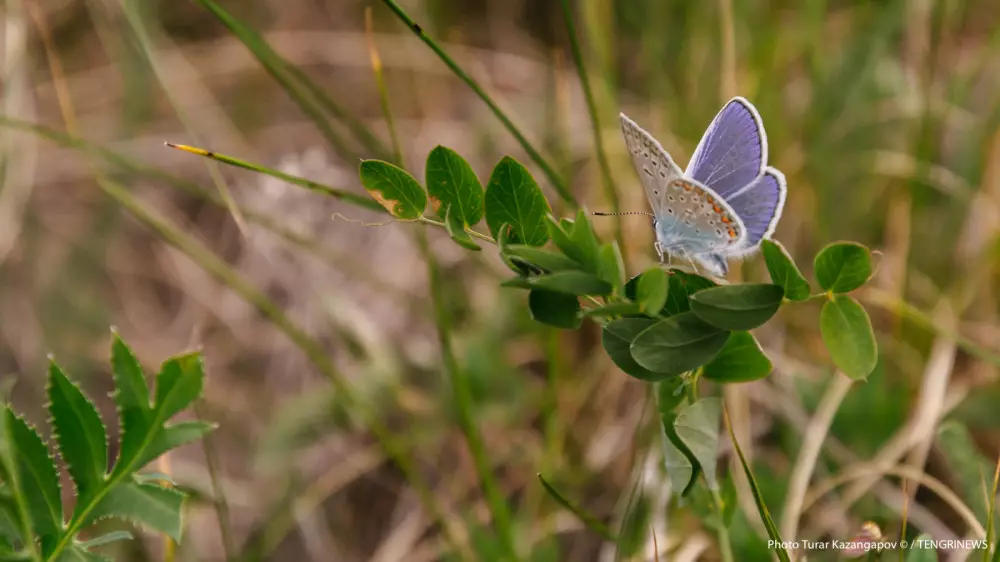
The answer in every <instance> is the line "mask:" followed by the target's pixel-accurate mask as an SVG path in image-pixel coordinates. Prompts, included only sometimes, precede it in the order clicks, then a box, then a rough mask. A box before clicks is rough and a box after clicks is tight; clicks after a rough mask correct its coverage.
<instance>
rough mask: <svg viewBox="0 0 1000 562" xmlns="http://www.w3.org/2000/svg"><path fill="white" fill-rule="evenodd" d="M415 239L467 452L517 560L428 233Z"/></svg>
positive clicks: (420, 232)
mask: <svg viewBox="0 0 1000 562" xmlns="http://www.w3.org/2000/svg"><path fill="white" fill-rule="evenodd" d="M417 242H418V243H419V245H420V252H421V253H422V254H423V256H424V260H425V261H426V262H427V273H428V276H429V277H430V289H431V298H432V300H433V301H434V321H435V324H436V326H437V333H438V342H439V344H440V346H441V356H442V359H443V361H444V369H445V373H446V374H447V375H448V378H449V380H450V382H451V387H452V392H453V393H454V394H453V396H454V400H455V408H456V410H457V414H458V423H459V426H460V427H461V429H462V433H463V434H464V435H465V440H466V443H468V445H469V452H470V453H471V454H472V461H473V464H475V467H476V473H477V474H478V476H479V481H480V485H481V486H482V487H483V494H484V495H485V496H486V502H487V504H488V505H489V508H490V513H491V514H492V517H493V524H494V525H495V527H496V530H497V533H498V535H499V538H500V542H501V543H502V544H503V548H504V550H506V551H507V554H508V555H509V556H510V557H511V559H514V560H516V559H517V549H516V546H515V543H514V529H513V524H512V522H511V516H510V508H509V506H508V505H507V501H506V500H505V499H504V496H503V493H501V491H500V487H499V486H498V485H497V482H496V478H495V477H494V475H493V467H492V465H491V463H490V459H489V455H488V454H487V452H486V444H485V443H484V442H483V437H482V435H481V434H480V433H479V428H478V426H477V425H476V420H475V415H474V414H473V409H474V407H475V405H474V404H473V402H474V398H473V396H472V387H471V386H470V384H469V379H468V377H467V376H466V373H465V371H463V370H462V369H461V368H460V367H459V364H458V361H457V360H456V358H455V353H454V350H453V349H452V347H451V322H450V318H449V313H448V310H447V309H446V308H445V303H444V290H443V287H442V281H441V275H440V272H439V271H438V267H437V262H436V260H435V259H434V254H433V253H432V252H431V249H430V244H428V242H427V233H426V232H425V231H424V230H423V229H418V230H417Z"/></svg>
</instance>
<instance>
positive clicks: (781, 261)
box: [760, 240, 810, 301]
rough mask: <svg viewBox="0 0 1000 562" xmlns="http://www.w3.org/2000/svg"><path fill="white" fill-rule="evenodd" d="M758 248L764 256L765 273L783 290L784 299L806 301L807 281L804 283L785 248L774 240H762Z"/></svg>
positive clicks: (807, 294)
mask: <svg viewBox="0 0 1000 562" xmlns="http://www.w3.org/2000/svg"><path fill="white" fill-rule="evenodd" d="M760 247H761V252H762V253H763V254H764V263H766V264H767V272H768V273H769V274H770V275H771V281H773V282H774V283H775V284H776V285H781V287H782V288H783V289H784V290H785V298H786V299H788V300H790V301H804V300H806V299H808V298H809V292H810V288H809V281H806V278H805V277H804V276H803V275H802V272H801V271H799V268H798V267H797V266H796V265H795V262H794V261H792V257H791V256H790V255H789V254H788V251H787V250H785V247H784V246H782V245H781V243H780V242H777V241H776V240H764V241H763V242H761V245H760Z"/></svg>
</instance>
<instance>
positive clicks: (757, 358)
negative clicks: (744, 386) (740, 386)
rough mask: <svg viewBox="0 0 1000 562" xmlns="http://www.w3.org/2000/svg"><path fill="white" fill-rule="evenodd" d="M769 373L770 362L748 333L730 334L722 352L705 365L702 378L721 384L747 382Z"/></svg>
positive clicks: (755, 340)
mask: <svg viewBox="0 0 1000 562" xmlns="http://www.w3.org/2000/svg"><path fill="white" fill-rule="evenodd" d="M770 372H771V360H770V359H768V358H767V355H764V351H763V350H761V348H760V344H759V343H757V339H756V338H754V337H753V334H751V333H750V332H731V333H730V334H729V339H728V340H726V345H725V346H724V347H723V348H722V351H720V352H719V354H718V355H716V356H715V358H714V359H712V360H711V361H709V362H708V364H707V365H705V368H704V369H703V370H702V376H704V377H705V378H706V379H709V380H713V381H716V382H722V383H733V382H749V381H755V380H758V379H762V378H764V377H766V376H767V375H768V374H769V373H770Z"/></svg>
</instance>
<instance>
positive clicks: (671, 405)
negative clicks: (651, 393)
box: [656, 377, 688, 415]
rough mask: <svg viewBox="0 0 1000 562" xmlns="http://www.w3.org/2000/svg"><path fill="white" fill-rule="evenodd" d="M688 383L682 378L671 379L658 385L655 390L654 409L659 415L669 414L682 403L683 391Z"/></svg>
mask: <svg viewBox="0 0 1000 562" xmlns="http://www.w3.org/2000/svg"><path fill="white" fill-rule="evenodd" d="M687 385H688V381H687V379H685V378H684V377H671V378H669V379H666V380H664V381H662V382H660V383H658V384H657V385H656V386H657V389H656V409H657V411H658V412H660V414H661V415H666V414H671V413H673V412H674V410H675V409H676V408H677V406H680V405H681V404H682V403H683V402H684V389H686V388H687Z"/></svg>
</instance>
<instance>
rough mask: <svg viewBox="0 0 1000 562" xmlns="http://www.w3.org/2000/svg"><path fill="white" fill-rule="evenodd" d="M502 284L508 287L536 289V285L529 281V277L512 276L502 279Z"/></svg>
mask: <svg viewBox="0 0 1000 562" xmlns="http://www.w3.org/2000/svg"><path fill="white" fill-rule="evenodd" d="M500 286H501V287H506V288H508V289H528V290H529V291H530V290H531V289H534V286H532V284H531V283H530V282H528V279H527V278H526V277H521V276H518V277H511V278H510V279H506V280H504V281H501V282H500Z"/></svg>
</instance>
